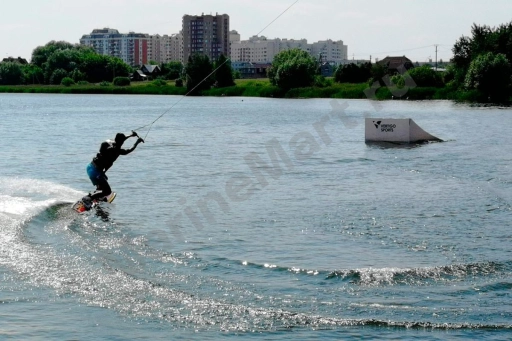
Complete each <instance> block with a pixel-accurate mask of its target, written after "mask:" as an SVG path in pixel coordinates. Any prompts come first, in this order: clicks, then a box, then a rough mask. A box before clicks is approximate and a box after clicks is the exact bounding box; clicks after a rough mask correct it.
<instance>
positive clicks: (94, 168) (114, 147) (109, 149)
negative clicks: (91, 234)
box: [82, 131, 144, 209]
mask: <svg viewBox="0 0 512 341" xmlns="http://www.w3.org/2000/svg"><path fill="white" fill-rule="evenodd" d="M134 136H137V137H138V139H137V141H136V142H135V144H134V145H133V147H131V148H130V149H122V148H121V147H122V146H123V143H124V141H126V140H127V139H128V138H130V137H134ZM141 142H144V140H143V139H141V138H140V137H139V136H138V135H137V133H136V132H134V131H132V133H131V135H128V136H126V135H124V134H123V133H118V134H116V137H115V139H114V141H112V140H107V141H105V142H103V143H102V144H101V146H100V151H99V153H98V154H96V156H95V157H94V158H93V159H92V162H91V163H89V164H88V165H87V175H88V176H89V179H91V182H92V184H93V185H95V186H96V191H95V192H94V193H92V194H91V193H89V194H88V195H86V196H85V197H83V198H82V202H83V203H84V204H85V205H86V206H87V209H90V208H91V207H92V203H93V201H95V200H96V201H107V197H108V196H109V195H110V194H111V193H112V189H111V188H110V185H109V184H108V181H107V180H108V177H107V176H106V175H105V173H106V172H107V170H109V168H110V167H112V165H113V164H114V161H116V160H117V158H118V157H119V155H128V154H130V153H131V152H133V151H134V150H135V148H137V145H138V144H139V143H141Z"/></svg>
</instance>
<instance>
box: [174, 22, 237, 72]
mask: <svg viewBox="0 0 512 341" xmlns="http://www.w3.org/2000/svg"><path fill="white" fill-rule="evenodd" d="M182 34H183V60H184V61H185V62H186V61H187V60H188V57H189V56H190V55H192V54H194V53H200V54H204V55H207V56H208V57H209V58H210V60H212V61H214V60H217V59H218V58H219V57H220V55H221V54H223V55H224V56H226V57H229V53H230V49H229V37H230V33H229V15H227V14H216V15H205V14H204V13H203V14H202V15H200V16H194V15H184V16H183V21H182Z"/></svg>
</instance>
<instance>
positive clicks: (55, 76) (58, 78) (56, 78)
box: [50, 69, 68, 85]
mask: <svg viewBox="0 0 512 341" xmlns="http://www.w3.org/2000/svg"><path fill="white" fill-rule="evenodd" d="M67 76H68V72H67V71H66V70H64V69H56V70H54V71H53V72H52V74H51V76H50V84H52V85H59V84H61V82H62V80H63V79H64V78H66V77H67Z"/></svg>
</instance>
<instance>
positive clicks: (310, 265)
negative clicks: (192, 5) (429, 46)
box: [0, 94, 512, 340]
mask: <svg viewBox="0 0 512 341" xmlns="http://www.w3.org/2000/svg"><path fill="white" fill-rule="evenodd" d="M173 105H174V107H172V106H173ZM171 107H172V108H171ZM343 108H346V109H343ZM511 114H512V113H511V110H510V109H508V108H498V107H473V106H467V105H461V104H455V103H452V102H446V101H442V102H435V101H434V102H412V101H389V102H381V103H376V102H369V101H362V100H361V101H359V100H348V101H344V100H338V101H335V102H331V101H330V100H327V99H318V100H283V99H258V98H189V97H186V98H182V97H172V96H95V95H87V96H81V95H76V96H75V95H35V94H30V95H28V94H27V95H22V94H0V120H1V122H2V125H1V127H2V128H1V133H2V137H3V139H2V146H1V148H0V295H1V296H0V316H1V318H0V339H8V338H12V339H23V340H39V339H79V340H97V339H107V340H136V339H148V340H169V339H201V340H221V339H226V338H239V337H244V338H254V339H259V338H264V339H277V340H288V339H290V338H294V339H369V340H371V339H383V340H396V339H404V340H405V339H421V340H446V339H461V340H462V339H483V338H485V339H487V340H507V339H510V338H511V337H512V323H511V321H512V297H511V294H512V247H511V246H512V228H511V223H510V222H511V217H512V211H511V204H512V175H511V170H512V154H511V148H510V147H511V145H510V141H509V138H508V136H509V135H510V134H509V132H510V127H511V126H512V118H511V117H512V116H511ZM160 115H163V116H162V117H161V118H160V119H158V120H157V121H156V122H155V123H154V125H152V126H148V124H150V123H151V122H153V121H154V120H155V119H157V118H158V117H159V116H160ZM365 117H384V118H412V119H414V120H415V122H416V123H417V124H418V125H419V126H421V127H422V128H424V129H425V130H426V131H428V132H429V133H431V134H433V135H436V136H438V137H439V138H441V139H443V140H445V142H442V143H430V144H425V145H419V146H406V147H405V146H382V145H367V144H365V143H364V118H365ZM140 127H143V128H141V129H139V130H138V132H139V133H140V134H141V135H142V136H145V135H146V134H147V136H146V137H147V138H146V140H147V141H146V143H145V144H141V145H139V147H138V148H137V149H136V150H135V151H134V152H133V153H132V154H130V155H128V156H121V157H120V158H119V159H118V161H117V162H116V163H115V164H114V167H112V169H111V170H109V172H108V173H107V174H108V176H109V180H110V184H111V185H112V187H113V189H114V190H115V191H116V192H117V193H118V196H117V198H116V200H115V201H114V203H113V204H111V205H108V204H104V205H103V206H102V208H101V209H100V210H97V211H91V212H90V213H89V214H85V215H80V216H79V215H76V214H75V213H74V212H73V211H71V210H70V205H71V203H73V202H74V201H76V200H77V199H78V198H80V197H81V196H82V195H83V194H84V193H86V192H88V191H91V190H92V189H93V188H92V185H91V184H90V182H89V180H88V178H87V175H86V172H85V167H86V165H87V163H88V162H90V160H91V158H92V157H93V156H94V154H95V153H96V152H97V150H98V148H99V145H100V143H101V142H102V141H103V140H105V139H107V138H113V137H114V136H115V133H117V132H119V131H122V132H126V133H128V132H129V131H130V130H131V129H136V128H140ZM149 128H151V129H149ZM133 142H135V141H134V139H130V140H128V141H127V145H126V146H125V147H130V146H131V144H132V143H133Z"/></svg>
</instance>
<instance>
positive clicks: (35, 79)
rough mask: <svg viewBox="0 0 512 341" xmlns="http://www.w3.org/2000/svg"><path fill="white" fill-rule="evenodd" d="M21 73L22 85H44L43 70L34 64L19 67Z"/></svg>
mask: <svg viewBox="0 0 512 341" xmlns="http://www.w3.org/2000/svg"><path fill="white" fill-rule="evenodd" d="M21 70H22V72H23V83H24V84H44V73H43V69H41V68H40V67H39V66H37V65H34V64H26V65H22V66H21Z"/></svg>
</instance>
